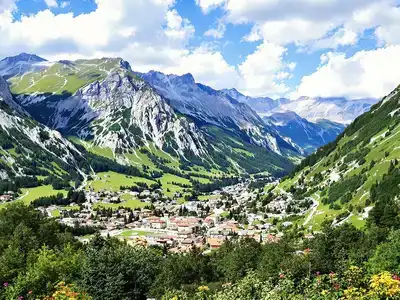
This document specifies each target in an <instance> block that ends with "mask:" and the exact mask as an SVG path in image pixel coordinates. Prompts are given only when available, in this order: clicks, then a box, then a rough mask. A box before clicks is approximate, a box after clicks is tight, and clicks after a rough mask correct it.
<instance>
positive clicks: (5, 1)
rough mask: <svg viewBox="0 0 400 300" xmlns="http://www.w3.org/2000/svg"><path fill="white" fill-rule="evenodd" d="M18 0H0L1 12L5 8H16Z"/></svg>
mask: <svg viewBox="0 0 400 300" xmlns="http://www.w3.org/2000/svg"><path fill="white" fill-rule="evenodd" d="M15 1H16V0H0V14H1V13H3V12H4V11H5V10H10V11H11V10H14V9H15Z"/></svg>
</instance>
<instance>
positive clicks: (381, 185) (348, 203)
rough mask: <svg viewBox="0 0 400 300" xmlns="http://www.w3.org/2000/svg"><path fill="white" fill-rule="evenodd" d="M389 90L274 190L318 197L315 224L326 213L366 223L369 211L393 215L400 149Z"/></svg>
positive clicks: (397, 109) (395, 100)
mask: <svg viewBox="0 0 400 300" xmlns="http://www.w3.org/2000/svg"><path fill="white" fill-rule="evenodd" d="M398 92H399V89H396V90H394V91H393V92H392V93H391V94H390V95H388V96H387V97H385V98H384V99H383V100H382V101H381V102H379V103H377V104H376V105H374V106H373V107H372V109H371V111H370V112H367V113H365V114H363V115H362V116H360V117H359V118H357V119H356V120H355V121H354V122H353V123H352V124H351V125H349V126H348V127H347V128H346V129H345V131H344V132H343V133H342V134H341V135H340V136H339V137H338V138H337V139H336V140H335V141H334V142H332V143H329V144H328V145H326V146H324V147H322V148H321V149H319V150H318V151H317V152H316V153H314V154H312V155H310V156H309V157H307V158H306V159H305V160H304V161H303V162H302V163H301V164H300V165H299V166H298V167H297V169H296V171H295V172H294V173H292V174H291V175H290V176H288V177H286V178H284V180H282V181H281V183H280V184H279V185H278V187H277V188H276V189H275V192H276V194H280V192H281V191H282V190H284V191H286V192H290V193H291V194H292V195H294V196H295V198H304V197H311V198H313V199H314V200H315V201H318V202H319V206H318V208H317V211H316V212H315V214H314V216H313V219H312V221H311V222H310V224H311V225H312V226H313V227H314V228H318V227H319V226H320V225H321V222H322V221H323V220H324V219H325V218H327V219H330V220H333V219H335V218H336V221H337V223H339V222H341V221H343V220H346V221H350V222H352V223H353V224H355V225H356V226H358V227H361V226H364V225H365V220H366V217H367V216H368V213H370V214H372V215H374V214H375V213H376V212H377V210H381V211H386V213H385V216H384V217H383V218H384V219H385V218H389V219H390V221H385V222H394V221H395V219H392V218H391V217H390V215H392V216H394V215H397V213H396V212H397V208H396V207H397V204H396V203H395V199H396V195H398V193H397V191H398V172H399V167H400V166H399V165H398V159H399V157H400V148H399V147H398V140H399V136H400V135H399V134H400V103H399V100H400V96H399V94H398Z"/></svg>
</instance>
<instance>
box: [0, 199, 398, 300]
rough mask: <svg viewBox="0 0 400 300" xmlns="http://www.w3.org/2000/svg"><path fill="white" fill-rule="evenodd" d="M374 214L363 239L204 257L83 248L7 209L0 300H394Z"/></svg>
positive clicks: (347, 234)
mask: <svg viewBox="0 0 400 300" xmlns="http://www.w3.org/2000/svg"><path fill="white" fill-rule="evenodd" d="M69 196H70V197H73V194H70V195H69ZM378 213H379V211H376V212H375V215H372V216H371V219H370V220H369V223H368V224H369V226H368V230H366V231H361V230H358V229H356V228H354V227H352V226H351V225H343V226H341V227H332V226H331V224H330V223H326V224H324V227H323V231H322V233H318V234H315V238H314V239H311V240H308V239H304V238H303V234H302V232H301V231H299V230H297V229H296V228H294V229H293V230H292V231H289V232H288V233H287V234H286V235H285V237H283V238H282V239H281V240H280V241H278V242H276V243H265V244H260V243H259V242H257V241H255V240H254V239H243V238H235V237H232V238H231V239H229V240H227V241H226V242H225V243H224V244H223V245H222V247H221V248H220V249H219V250H218V251H215V252H212V253H211V254H207V255H205V254H202V251H200V250H199V249H197V248H193V249H192V251H191V252H190V253H187V254H167V253H166V252H165V251H163V249H157V248H152V247H149V248H143V247H141V246H140V247H139V246H136V247H132V246H130V245H127V244H125V243H124V242H120V241H118V240H116V239H112V238H102V237H100V236H99V235H97V236H95V238H93V239H92V241H91V242H90V243H89V244H87V245H83V244H80V243H79V242H77V241H76V240H75V239H74V238H73V236H72V235H71V233H70V230H68V229H67V228H66V227H64V226H61V225H60V224H58V223H57V222H55V221H54V220H51V219H47V218H46V217H45V216H43V215H41V214H40V212H38V211H35V210H34V209H33V208H32V207H25V206H23V205H22V204H14V205H11V206H9V207H8V208H7V209H6V210H2V211H0V220H1V222H0V284H1V286H2V288H1V289H0V299H17V298H18V297H25V298H26V299H36V298H40V299H43V298H45V297H47V299H52V298H51V297H53V299H63V298H59V297H61V295H62V293H69V294H71V295H75V296H76V297H77V298H78V299H91V298H92V299H146V297H155V298H156V299H161V298H163V299H172V298H174V297H177V298H174V299H235V298H237V299H304V295H305V296H306V298H308V299H338V298H343V299H361V298H363V299H386V298H387V297H399V295H400V281H399V280H398V277H397V275H398V274H399V272H400V268H399V263H398V262H399V259H400V258H399V257H400V255H399V253H400V243H399V240H400V231H399V230H396V227H394V226H389V227H388V226H385V225H384V224H382V223H380V222H379V223H376V222H375V220H376V215H377V214H378ZM54 295H56V296H54ZM301 295H303V298H302V296H301ZM57 297H58V298H57ZM79 297H80V298H79Z"/></svg>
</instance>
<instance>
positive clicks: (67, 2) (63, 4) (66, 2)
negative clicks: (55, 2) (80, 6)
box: [60, 1, 71, 8]
mask: <svg viewBox="0 0 400 300" xmlns="http://www.w3.org/2000/svg"><path fill="white" fill-rule="evenodd" d="M70 4H71V3H70V2H69V1H63V2H61V4H60V7H61V8H66V7H68V6H69V5H70Z"/></svg>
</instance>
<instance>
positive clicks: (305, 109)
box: [222, 89, 378, 125]
mask: <svg viewBox="0 0 400 300" xmlns="http://www.w3.org/2000/svg"><path fill="white" fill-rule="evenodd" d="M222 92H223V93H225V94H227V95H229V96H230V97H232V98H233V99H236V100H237V101H239V102H241V103H245V104H247V105H249V106H250V107H251V108H252V109H253V110H254V111H256V112H257V113H258V114H259V115H260V116H270V115H272V114H275V113H282V112H286V111H289V112H295V113H296V114H298V115H299V116H300V117H302V118H305V119H307V120H308V121H310V122H314V123H315V122H317V121H318V120H320V119H324V120H329V121H332V122H336V123H342V124H346V125H348V124H350V123H351V122H352V121H354V120H355V118H357V117H358V116H360V115H362V114H363V113H365V112H367V111H368V110H369V109H370V108H371V106H372V105H374V104H375V103H376V102H378V99H372V98H367V99H355V100H348V99H346V98H338V97H331V98H322V97H317V98H311V97H300V98H298V99H297V100H289V99H286V98H280V99H276V100H273V99H271V98H268V97H258V98H257V97H249V96H245V95H243V94H241V93H240V92H238V91H237V90H236V89H225V90H222Z"/></svg>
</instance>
